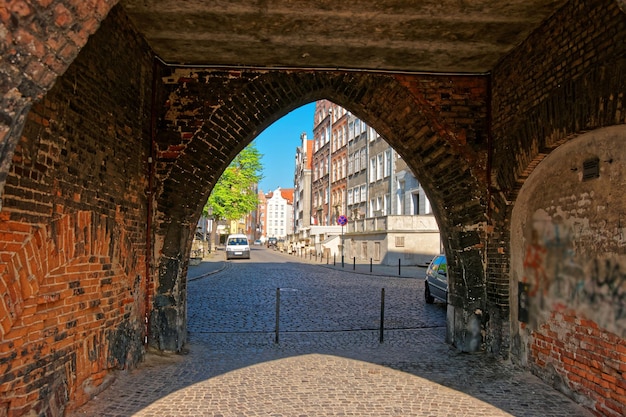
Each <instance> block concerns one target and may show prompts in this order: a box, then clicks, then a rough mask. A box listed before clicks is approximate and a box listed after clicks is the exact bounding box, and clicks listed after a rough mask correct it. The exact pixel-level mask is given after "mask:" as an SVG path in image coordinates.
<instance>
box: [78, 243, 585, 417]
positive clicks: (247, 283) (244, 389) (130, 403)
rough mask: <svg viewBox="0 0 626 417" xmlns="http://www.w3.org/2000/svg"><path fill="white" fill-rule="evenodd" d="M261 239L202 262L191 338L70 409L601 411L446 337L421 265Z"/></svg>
mask: <svg viewBox="0 0 626 417" xmlns="http://www.w3.org/2000/svg"><path fill="white" fill-rule="evenodd" d="M255 249H256V250H254V251H253V254H252V259H251V260H250V261H243V260H239V261H233V262H223V261H221V260H220V259H219V258H218V257H217V256H218V255H213V258H211V259H210V260H209V262H203V263H202V264H201V265H199V266H196V267H190V270H189V282H188V318H189V325H188V329H189V343H188V345H187V346H188V347H187V350H186V351H185V352H184V353H183V354H180V355H173V354H172V355H162V354H158V353H150V354H148V355H147V358H146V361H145V362H144V363H143V364H142V365H141V366H140V367H139V368H138V369H135V370H131V371H124V372H119V373H118V375H117V380H116V381H115V382H114V383H113V384H112V385H111V387H110V388H108V389H107V390H106V391H104V392H103V393H101V394H100V395H98V396H97V398H96V399H94V400H93V401H92V402H90V403H89V404H87V405H86V406H84V407H83V408H81V409H79V410H77V411H75V412H74V413H73V414H71V415H72V416H74V417H76V416H85V415H88V416H94V417H96V416H102V417H115V416H138V417H152V416H563V417H566V416H567V417H572V416H590V415H591V414H589V413H587V412H586V411H585V410H584V409H583V408H581V407H580V406H578V405H576V404H575V403H574V402H572V401H571V400H570V399H568V398H567V397H565V396H564V395H562V394H561V393H559V392H557V391H555V390H553V389H552V388H550V387H548V386H547V385H546V384H544V383H542V382H541V381H539V380H538V379H537V378H535V377H534V376H532V375H530V374H529V373H527V372H525V371H522V370H519V369H517V368H515V367H514V366H512V365H510V364H507V363H501V362H498V361H496V360H494V359H492V358H489V357H488V356H486V355H484V354H463V353H460V352H458V351H456V350H455V349H453V348H452V347H450V346H449V345H447V344H446V343H445V341H444V340H445V331H446V328H445V315H446V308H445V305H443V304H439V303H436V304H433V305H427V304H425V303H424V301H423V278H422V277H421V274H423V268H422V269H417V268H416V269H415V270H414V271H413V272H412V273H408V272H407V275H405V276H404V275H403V276H402V277H398V276H391V275H389V276H385V275H383V274H380V275H366V274H361V273H353V272H350V271H349V270H341V269H339V268H337V267H332V266H325V265H323V264H319V265H313V264H312V262H301V260H299V259H297V258H294V257H289V256H288V255H283V254H279V253H276V252H273V251H270V250H267V249H258V248H255ZM382 288H384V289H385V300H384V301H385V310H384V328H385V330H384V333H383V336H384V340H383V342H382V343H380V340H379V339H380V335H381V333H380V317H381V289H382ZM277 289H280V320H279V329H280V332H279V341H278V343H276V340H275V339H276V333H275V329H276V293H277V291H276V290H277Z"/></svg>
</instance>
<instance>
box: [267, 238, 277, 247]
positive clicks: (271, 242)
mask: <svg viewBox="0 0 626 417" xmlns="http://www.w3.org/2000/svg"><path fill="white" fill-rule="evenodd" d="M277 243H278V239H277V238H275V237H270V238H269V239H267V247H268V248H274V249H276V244H277Z"/></svg>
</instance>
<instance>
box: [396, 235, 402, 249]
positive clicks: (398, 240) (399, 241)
mask: <svg viewBox="0 0 626 417" xmlns="http://www.w3.org/2000/svg"><path fill="white" fill-rule="evenodd" d="M403 247H404V236H396V248H403Z"/></svg>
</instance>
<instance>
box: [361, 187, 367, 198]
mask: <svg viewBox="0 0 626 417" xmlns="http://www.w3.org/2000/svg"><path fill="white" fill-rule="evenodd" d="M366 198H367V186H365V185H361V201H363V202H365V199H366Z"/></svg>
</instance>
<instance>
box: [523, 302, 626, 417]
mask: <svg viewBox="0 0 626 417" xmlns="http://www.w3.org/2000/svg"><path fill="white" fill-rule="evenodd" d="M530 355H531V357H532V361H533V368H534V371H535V373H536V374H538V375H539V376H541V377H543V378H545V379H549V380H552V381H553V382H556V383H557V384H559V385H561V387H562V389H563V390H571V391H570V393H571V395H572V396H574V397H576V398H578V400H579V401H580V402H582V403H583V404H586V405H587V406H589V407H590V408H592V409H593V410H595V411H596V412H597V413H598V414H599V415H603V416H616V417H617V416H623V415H624V411H626V382H625V379H624V376H623V375H624V373H625V372H626V344H625V343H624V339H623V338H622V337H619V336H617V335H616V334H614V333H611V332H607V331H606V330H603V329H602V328H600V327H599V326H598V325H597V324H596V323H595V322H593V321H591V320H586V319H584V318H581V317H580V315H579V313H578V312H576V311H574V310H568V309H563V310H561V311H554V312H552V315H551V317H550V320H549V321H548V322H547V323H545V324H543V325H541V327H540V328H539V329H538V330H537V331H536V332H533V334H532V337H531V346H530ZM555 376H558V377H560V378H562V379H561V380H558V379H557V380H555Z"/></svg>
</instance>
